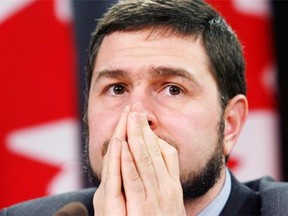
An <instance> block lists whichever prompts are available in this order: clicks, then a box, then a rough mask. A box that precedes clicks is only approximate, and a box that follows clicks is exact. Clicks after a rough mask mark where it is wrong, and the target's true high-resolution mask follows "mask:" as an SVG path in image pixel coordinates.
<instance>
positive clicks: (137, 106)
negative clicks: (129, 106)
mask: <svg viewBox="0 0 288 216" xmlns="http://www.w3.org/2000/svg"><path fill="white" fill-rule="evenodd" d="M133 110H134V111H136V112H139V113H144V109H143V106H142V104H141V102H137V103H135V104H133Z"/></svg>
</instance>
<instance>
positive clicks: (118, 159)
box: [93, 102, 185, 216]
mask: <svg viewBox="0 0 288 216" xmlns="http://www.w3.org/2000/svg"><path fill="white" fill-rule="evenodd" d="M93 205H94V211H95V215H97V216H99V215H101V216H103V215H112V216H122V215H135V216H141V215H149V216H150V215H153V216H154V215H161V216H162V215H185V208H184V203H183V192H182V187H181V183H180V171H179V161H178V153H177V151H176V149H175V148H174V147H173V146H171V145H170V144H168V143H167V142H165V141H164V140H162V139H160V138H159V137H158V136H157V135H156V134H155V133H154V132H153V131H152V129H151V128H150V126H149V123H148V120H147V117H146V114H145V112H144V110H143V108H142V105H141V103H140V102H138V103H136V104H134V105H133V106H132V107H130V106H127V107H126V108H125V110H124V112H123V113H122V114H121V117H120V119H119V121H118V123H117V126H116V128H115V131H114V134H113V136H112V138H111V141H110V143H109V146H108V150H107V152H106V154H105V156H104V159H103V167H102V173H101V184H100V185H99V187H98V189H97V190H96V192H95V194H94V198H93Z"/></svg>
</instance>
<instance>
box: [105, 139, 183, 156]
mask: <svg viewBox="0 0 288 216" xmlns="http://www.w3.org/2000/svg"><path fill="white" fill-rule="evenodd" d="M158 137H159V136H158ZM159 138H160V139H162V140H164V141H165V142H166V143H167V144H169V145H171V146H173V147H174V148H175V149H176V150H177V152H179V149H178V145H176V142H175V141H174V140H173V139H171V138H169V137H167V136H161V137H159ZM110 141H111V138H110V139H107V140H105V141H104V142H103V144H102V150H101V156H102V158H103V157H104V156H105V155H106V153H107V151H108V147H109V144H110ZM126 141H127V139H126ZM127 142H128V141H127Z"/></svg>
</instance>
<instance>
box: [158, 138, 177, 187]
mask: <svg viewBox="0 0 288 216" xmlns="http://www.w3.org/2000/svg"><path fill="white" fill-rule="evenodd" d="M158 143H159V147H160V149H161V152H162V157H163V159H164V162H165V165H166V168H167V171H168V174H169V176H170V177H171V178H172V179H173V180H174V181H176V182H179V181H180V166H179V158H178V152H177V150H176V149H175V148H174V147H173V146H172V145H169V144H168V143H167V142H165V141H164V140H162V139H159V142H158Z"/></svg>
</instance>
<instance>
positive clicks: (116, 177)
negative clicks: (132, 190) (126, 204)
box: [105, 138, 122, 198]
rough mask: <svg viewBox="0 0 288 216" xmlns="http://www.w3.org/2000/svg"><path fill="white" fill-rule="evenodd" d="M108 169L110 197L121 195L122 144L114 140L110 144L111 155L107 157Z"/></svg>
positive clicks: (107, 180) (106, 181) (106, 185)
mask: <svg viewBox="0 0 288 216" xmlns="http://www.w3.org/2000/svg"><path fill="white" fill-rule="evenodd" d="M107 156H108V157H107V164H106V166H107V168H106V176H105V190H106V191H107V195H108V197H110V198H111V197H113V196H118V195H120V194H121V187H122V178H121V142H120V141H119V140H118V139H117V138H113V139H112V140H111V142H110V144H109V153H108V155H107Z"/></svg>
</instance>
